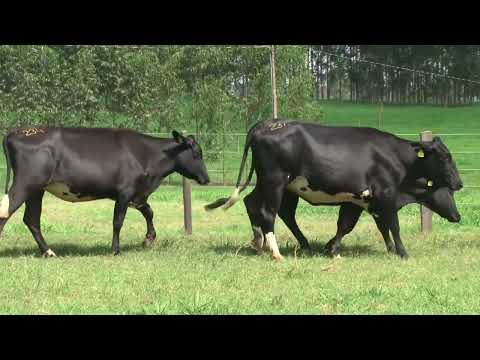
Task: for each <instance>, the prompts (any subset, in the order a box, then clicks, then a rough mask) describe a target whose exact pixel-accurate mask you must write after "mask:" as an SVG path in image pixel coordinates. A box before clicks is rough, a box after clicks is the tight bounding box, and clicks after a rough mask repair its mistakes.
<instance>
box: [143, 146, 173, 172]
mask: <svg viewBox="0 0 480 360" xmlns="http://www.w3.org/2000/svg"><path fill="white" fill-rule="evenodd" d="M158 140H159V141H158V142H156V144H154V150H153V151H152V153H154V154H156V156H154V157H153V158H152V159H151V161H150V162H149V165H148V173H149V175H151V176H154V177H160V178H165V177H167V176H168V175H170V174H172V173H174V172H175V171H176V170H175V159H174V158H172V157H171V156H169V155H168V153H169V152H170V151H172V150H173V149H174V148H175V147H177V146H178V144H177V143H176V142H175V141H172V140H166V139H158Z"/></svg>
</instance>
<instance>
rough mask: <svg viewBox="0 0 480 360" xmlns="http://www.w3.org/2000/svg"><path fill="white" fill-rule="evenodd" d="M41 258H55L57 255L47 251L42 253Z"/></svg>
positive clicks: (49, 250)
mask: <svg viewBox="0 0 480 360" xmlns="http://www.w3.org/2000/svg"><path fill="white" fill-rule="evenodd" d="M43 257H44V258H49V257H57V255H56V254H55V253H54V252H53V251H52V250H51V249H48V250H47V251H45V252H44V253H43Z"/></svg>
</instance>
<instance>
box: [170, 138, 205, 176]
mask: <svg viewBox="0 0 480 360" xmlns="http://www.w3.org/2000/svg"><path fill="white" fill-rule="evenodd" d="M172 135H173V138H174V139H175V141H176V142H177V143H178V144H179V145H180V146H179V150H180V151H178V152H177V154H176V156H175V171H177V172H178V173H180V174H181V175H183V176H185V177H187V178H189V179H192V180H195V181H197V182H198V183H199V184H200V185H206V184H208V183H209V182H210V178H209V176H208V172H207V168H206V166H205V163H204V162H203V155H202V148H201V147H200V145H199V144H198V143H197V142H196V141H195V138H194V137H193V136H192V135H189V136H187V137H184V136H183V135H181V134H180V133H178V132H177V131H172Z"/></svg>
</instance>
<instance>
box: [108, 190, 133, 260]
mask: <svg viewBox="0 0 480 360" xmlns="http://www.w3.org/2000/svg"><path fill="white" fill-rule="evenodd" d="M128 203H129V200H128V199H126V198H125V197H123V196H120V197H119V198H118V199H117V200H116V201H115V208H114V210H113V238H112V251H113V254H114V255H119V254H120V230H121V229H122V226H123V221H124V220H125V215H126V214H127V209H128Z"/></svg>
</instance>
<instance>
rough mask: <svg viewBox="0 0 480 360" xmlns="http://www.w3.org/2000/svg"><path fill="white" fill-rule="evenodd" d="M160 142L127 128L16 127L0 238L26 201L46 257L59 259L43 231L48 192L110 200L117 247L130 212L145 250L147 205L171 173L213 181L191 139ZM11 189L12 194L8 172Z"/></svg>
mask: <svg viewBox="0 0 480 360" xmlns="http://www.w3.org/2000/svg"><path fill="white" fill-rule="evenodd" d="M172 135H173V139H161V138H155V137H152V136H147V135H143V134H140V133H137V132H135V131H132V130H126V129H100V128H98V129H86V128H53V127H52V128H50V127H34V128H21V129H14V130H11V131H10V132H9V133H8V134H7V135H6V136H5V138H4V140H3V149H4V153H5V157H6V160H7V179H6V185H5V194H6V195H4V197H3V199H2V203H1V205H0V233H1V231H2V230H3V227H4V225H5V223H6V222H7V220H8V218H9V217H10V216H11V215H12V214H13V213H14V212H15V211H16V210H17V209H18V208H19V207H20V206H21V205H22V204H23V203H24V202H25V215H24V217H23V221H24V222H25V224H26V225H27V227H28V228H29V230H30V232H31V233H32V235H33V237H34V239H35V241H36V242H37V244H38V246H39V248H40V251H41V253H42V254H43V255H44V256H55V253H54V252H53V251H52V250H51V249H49V247H48V246H47V244H46V242H45V240H44V238H43V236H42V233H41V231H40V215H41V211H42V198H43V195H44V192H45V191H48V192H50V193H51V194H53V195H55V196H57V197H59V198H60V199H63V200H65V201H70V202H79V201H91V200H97V199H105V198H108V199H112V200H114V201H115V209H114V215H113V241H112V249H113V252H114V254H115V255H117V254H119V253H120V243H119V233H120V229H121V228H122V225H123V221H124V218H125V214H126V212H127V208H128V207H134V208H136V209H137V210H138V211H140V212H141V213H142V215H143V216H144V218H145V220H146V223H147V234H146V237H145V241H144V245H145V246H148V245H150V244H151V243H152V242H153V241H154V240H155V237H156V232H155V229H154V226H153V212H152V209H151V208H150V205H149V204H148V202H147V200H148V197H149V196H150V194H151V193H152V192H153V191H155V189H157V187H158V186H159V185H160V183H161V181H162V179H164V178H165V177H166V176H168V175H170V174H172V173H173V172H177V173H180V174H181V175H183V176H185V177H187V178H190V179H193V180H196V181H197V182H198V183H199V184H201V185H205V184H207V183H208V182H209V177H208V173H207V169H206V167H205V164H204V162H203V158H202V150H201V148H200V145H199V144H198V143H197V142H196V141H195V139H194V137H193V136H187V137H184V136H182V135H180V134H179V133H178V132H176V131H173V132H172ZM11 169H13V175H14V177H13V184H12V186H11V188H10V190H9V189H8V185H9V180H10V170H11Z"/></svg>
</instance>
